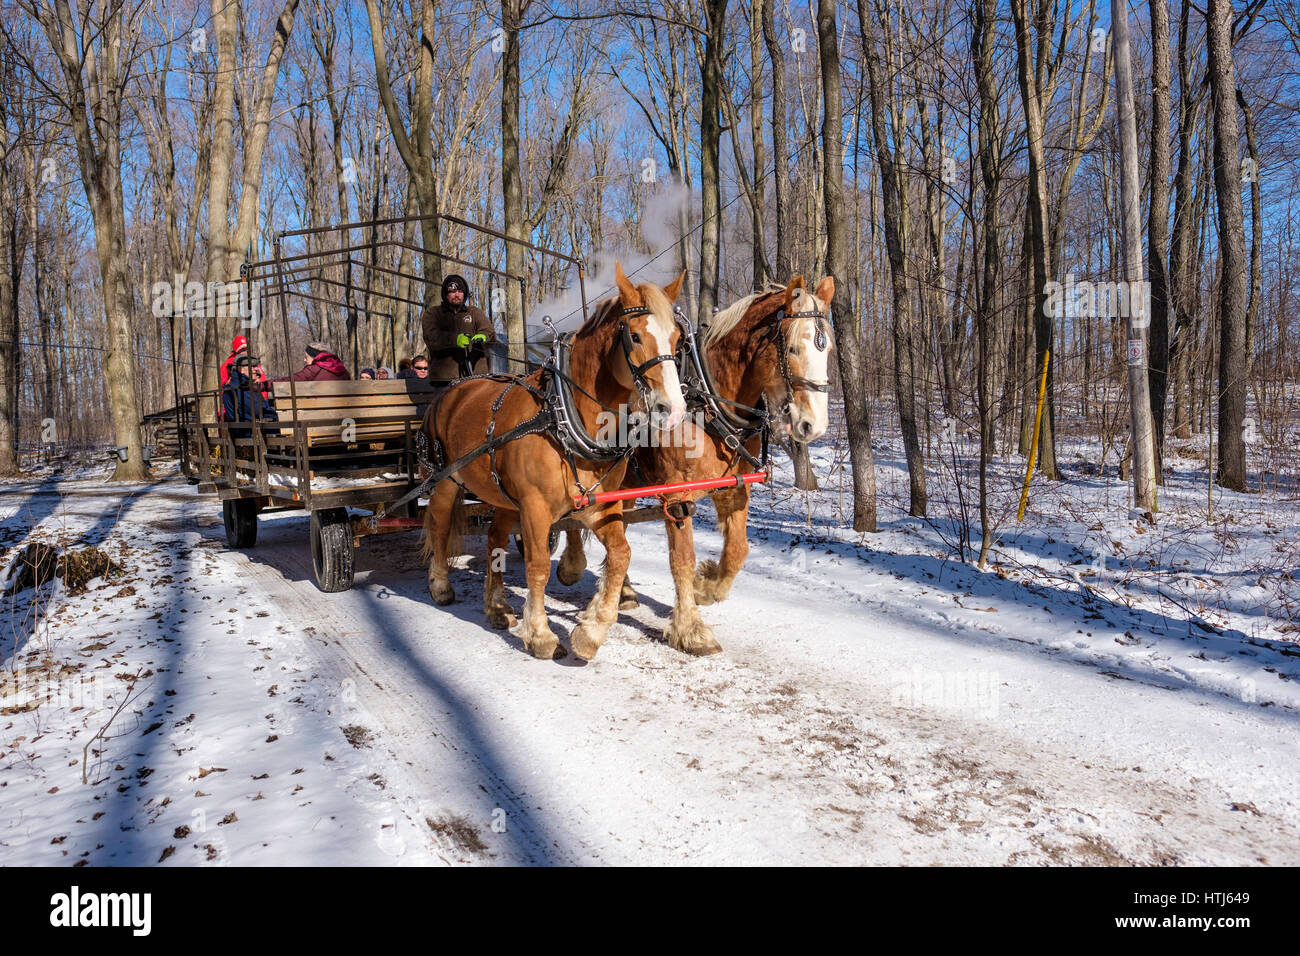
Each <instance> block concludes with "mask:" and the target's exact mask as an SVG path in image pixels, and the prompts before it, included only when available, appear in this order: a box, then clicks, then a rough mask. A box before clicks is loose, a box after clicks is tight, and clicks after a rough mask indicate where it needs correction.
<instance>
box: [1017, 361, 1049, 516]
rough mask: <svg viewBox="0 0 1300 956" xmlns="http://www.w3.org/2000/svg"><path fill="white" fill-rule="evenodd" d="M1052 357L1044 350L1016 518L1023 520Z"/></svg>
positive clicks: (1035, 456)
mask: <svg viewBox="0 0 1300 956" xmlns="http://www.w3.org/2000/svg"><path fill="white" fill-rule="evenodd" d="M1051 358H1052V350H1051V349H1047V350H1046V351H1045V352H1043V374H1042V375H1040V376H1039V377H1038V410H1037V411H1036V412H1034V440H1033V441H1031V442H1030V443H1029V464H1028V465H1027V466H1026V467H1025V487H1024V488H1023V489H1022V490H1021V492H1020V510H1019V511H1017V512H1016V520H1017V521H1023V520H1024V517H1025V505H1027V504H1029V479H1030V478H1031V477H1032V476H1033V474H1034V461H1035V460H1036V459H1037V458H1038V430H1039V428H1040V427H1042V424H1043V399H1044V398H1045V397H1046V395H1047V363H1048V362H1049V361H1050V360H1051Z"/></svg>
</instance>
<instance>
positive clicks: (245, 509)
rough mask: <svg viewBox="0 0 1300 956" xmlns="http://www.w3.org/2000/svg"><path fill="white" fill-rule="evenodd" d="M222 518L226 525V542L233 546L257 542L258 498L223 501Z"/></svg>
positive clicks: (244, 545)
mask: <svg viewBox="0 0 1300 956" xmlns="http://www.w3.org/2000/svg"><path fill="white" fill-rule="evenodd" d="M221 518H222V521H223V522H224V523H225V526H226V544H228V545H230V546H231V547H232V548H251V547H253V545H255V544H257V499H255V498H230V499H227V500H226V501H223V502H221Z"/></svg>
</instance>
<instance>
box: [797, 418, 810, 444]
mask: <svg viewBox="0 0 1300 956" xmlns="http://www.w3.org/2000/svg"><path fill="white" fill-rule="evenodd" d="M794 432H795V434H796V435H798V436H799V438H800V440H806V439H807V438H808V436H809V435H811V434H812V422H810V421H807V420H804V421H801V422H798V423H797V424H796V425H795V426H794Z"/></svg>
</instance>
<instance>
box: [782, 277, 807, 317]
mask: <svg viewBox="0 0 1300 956" xmlns="http://www.w3.org/2000/svg"><path fill="white" fill-rule="evenodd" d="M796 286H797V287H798V288H800V289H802V288H803V287H804V284H803V273H800V274H799V275H797V276H794V277H793V278H791V279H790V284H789V285H787V286H786V287H785V310H786V311H787V312H789V311H791V309H792V308H793V307H794V290H795V287H796Z"/></svg>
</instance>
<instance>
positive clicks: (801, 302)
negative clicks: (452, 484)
mask: <svg viewBox="0 0 1300 956" xmlns="http://www.w3.org/2000/svg"><path fill="white" fill-rule="evenodd" d="M834 296H835V279H834V277H832V276H826V277H825V278H823V279H822V280H821V282H820V283H818V285H817V288H816V290H815V291H814V292H811V293H810V292H808V291H807V290H806V289H805V288H804V286H803V277H802V276H795V277H794V278H793V279H791V280H790V283H789V284H788V285H786V286H773V287H771V288H769V289H767V290H764V291H761V292H755V293H753V294H751V295H747V296H745V297H744V298H743V299H740V300H739V301H737V302H735V303H733V304H732V305H730V306H728V307H727V308H725V309H723V310H722V311H720V312H718V313H717V314H715V315H714V316H713V318H712V319H711V320H710V321H709V323H708V326H707V328H706V329H705V330H704V333H703V336H702V343H701V346H702V352H703V354H702V356H701V357H702V358H703V359H704V364H705V365H706V366H707V372H708V374H709V377H711V379H712V391H713V392H714V394H715V395H717V396H718V397H719V398H721V399H723V401H721V402H717V403H716V406H717V407H718V408H719V409H721V410H723V411H724V413H729V414H731V415H734V416H736V418H737V419H741V420H743V419H745V418H746V417H747V416H746V415H744V414H743V413H742V412H740V411H739V410H740V409H743V408H754V407H755V406H757V405H758V400H759V398H760V397H761V398H762V399H763V401H764V403H765V405H766V408H767V409H768V410H769V414H770V415H771V416H772V424H773V425H774V426H775V430H776V435H775V437H778V438H784V439H790V440H793V441H797V442H804V443H807V442H812V441H815V440H816V439H818V438H820V437H821V436H822V434H823V433H824V432H825V431H826V428H827V425H828V403H829V398H830V396H829V391H830V381H829V377H828V376H829V369H830V357H831V353H832V350H833V349H834V347H835V340H834V335H833V331H832V329H831V325H830V322H829V320H828V318H827V314H826V312H827V309H828V307H829V305H830V302H831V300H832V299H833V298H834ZM694 397H695V396H693V398H694ZM730 403H735V404H730ZM696 406H697V402H695V401H692V403H691V410H692V414H691V415H690V416H689V417H688V419H687V420H686V421H685V422H684V423H683V424H682V426H681V427H682V428H683V429H688V428H693V429H696V430H697V434H696V435H694V436H685V437H684V438H683V440H682V441H679V442H673V443H671V444H669V445H667V446H663V447H658V448H641V449H639V450H638V452H637V464H638V466H639V468H640V470H641V473H642V475H641V477H640V478H636V479H635V480H633V479H632V476H631V474H629V476H628V478H627V479H626V480H627V481H628V483H629V486H634V485H641V484H669V483H675V482H683V481H694V480H698V479H702V478H717V477H721V476H724V475H738V474H743V473H746V472H750V471H753V470H755V469H754V466H753V459H756V458H757V457H758V455H759V454H760V448H761V442H762V437H761V431H760V430H759V428H758V424H759V422H758V420H757V419H755V418H754V417H753V416H752V415H750V416H748V421H749V426H750V427H749V428H748V429H746V430H745V431H744V432H742V435H748V436H749V437H747V438H745V439H744V440H742V441H740V442H739V445H740V447H743V448H744V449H745V451H746V452H747V453H748V455H749V456H750V457H749V459H746V457H745V456H744V455H742V454H741V452H740V450H739V448H731V447H728V444H727V443H726V441H725V440H724V439H723V438H720V437H718V436H717V435H715V434H712V433H710V432H707V431H705V430H704V429H702V428H700V427H699V423H698V422H697V421H696V420H695V415H694V411H695V408H696ZM732 424H733V425H734V424H736V420H735V419H733V421H732ZM641 478H644V481H642V480H641ZM705 496H708V497H709V498H710V499H711V500H712V501H713V507H714V509H715V510H716V511H717V514H718V525H719V527H720V528H721V530H722V535H723V539H724V544H723V549H722V556H721V559H720V560H719V561H711V560H705V561H701V562H700V564H699V567H698V568H697V567H696V562H695V540H694V535H693V533H692V529H691V519H690V517H689V515H687V516H686V517H684V518H683V519H682V520H681V521H680V522H679V521H677V520H672V519H669V520H665V522H664V527H665V528H666V529H667V532H668V561H669V565H670V567H671V569H672V575H673V584H674V586H675V587H676V591H677V597H676V603H675V604H674V606H673V614H672V619H671V622H670V623H669V625H668V627H667V628H665V629H664V637H665V638H666V639H667V641H668V644H669V646H671V647H673V648H675V649H677V650H679V651H683V652H685V653H687V654H695V655H700V656H702V655H706V654H716V653H717V652H718V651H720V650H722V646H721V645H720V644H719V643H718V642H717V640H716V639H715V638H714V636H713V630H712V628H710V627H709V626H708V625H707V624H705V623H704V621H703V619H702V618H701V617H700V612H699V605H705V604H713V603H714V602H717V601H722V600H725V599H726V597H727V595H728V594H729V593H730V591H731V585H732V582H733V581H735V579H736V575H737V574H738V573H740V569H741V566H742V565H743V564H744V563H745V558H746V556H747V555H748V554H749V542H748V540H747V530H746V523H747V519H748V514H749V498H750V488H749V486H748V485H741V486H739V487H734V488H724V489H721V490H717V491H695V492H683V493H679V494H677V495H674V496H673V499H674V501H685V500H690V501H696V500H698V499H699V498H702V497H705ZM586 564H587V559H586V555H585V554H584V553H583V546H582V538H581V535H579V534H577V533H573V532H570V533H569V534H568V535H567V538H566V544H565V550H564V554H563V555H562V556H561V559H560V565H559V567H558V568H557V569H556V574H557V576H558V577H559V579H560V581H561V582H562V583H564V584H572V583H574V582H576V581H577V580H578V578H579V577H580V576H581V574H582V570H583V568H585V567H586ZM606 580H608V577H607V578H606ZM636 602H637V598H636V592H635V591H633V590H632V587H631V584H630V582H624V585H623V588H622V594H621V606H622V607H623V608H630V607H635V606H636Z"/></svg>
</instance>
